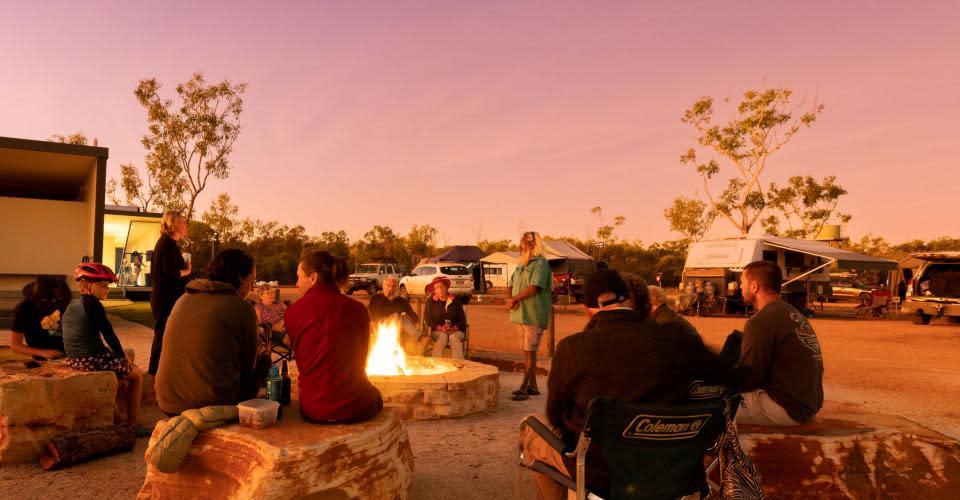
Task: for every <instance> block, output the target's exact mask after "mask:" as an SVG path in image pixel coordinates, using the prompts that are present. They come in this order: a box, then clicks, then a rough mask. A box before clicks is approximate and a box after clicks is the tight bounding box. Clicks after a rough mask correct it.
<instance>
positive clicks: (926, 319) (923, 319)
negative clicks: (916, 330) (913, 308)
mask: <svg viewBox="0 0 960 500" xmlns="http://www.w3.org/2000/svg"><path fill="white" fill-rule="evenodd" d="M932 317H933V316H930V315H929V314H923V311H917V315H916V316H914V317H913V324H915V325H929V324H930V319H931V318H932Z"/></svg>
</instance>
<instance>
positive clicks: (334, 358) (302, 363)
mask: <svg viewBox="0 0 960 500" xmlns="http://www.w3.org/2000/svg"><path fill="white" fill-rule="evenodd" d="M347 277H348V273H347V264H346V262H344V260H343V259H341V258H339V257H334V256H332V255H330V254H329V253H327V252H322V251H315V252H310V253H308V254H305V255H304V256H303V258H301V259H300V264H299V265H298V266H297V290H298V291H299V292H300V294H301V297H300V300H298V301H296V302H294V303H293V304H291V305H290V307H288V308H287V312H286V315H285V319H284V323H285V324H286V326H287V335H288V336H289V337H290V347H291V348H292V349H293V355H294V357H296V359H297V367H298V368H299V371H300V374H299V378H298V383H299V388H300V414H301V415H302V416H303V419H304V420H306V421H307V422H313V423H319V424H345V423H353V422H362V421H365V420H369V419H371V418H373V417H375V416H376V415H377V414H378V413H380V410H381V409H382V408H383V399H382V398H381V397H380V392H379V391H378V390H377V388H376V387H374V386H373V384H371V383H370V381H369V380H368V379H367V374H366V371H365V367H366V363H367V352H368V350H369V346H370V317H369V316H368V315H367V309H366V308H365V307H363V305H362V304H360V303H359V302H357V301H355V300H353V299H351V298H349V297H347V296H345V295H343V293H341V289H342V288H343V287H344V286H345V284H346V282H347Z"/></svg>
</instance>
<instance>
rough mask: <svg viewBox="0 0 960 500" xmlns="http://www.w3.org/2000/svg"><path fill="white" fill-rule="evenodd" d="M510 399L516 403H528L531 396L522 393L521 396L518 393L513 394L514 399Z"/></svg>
mask: <svg viewBox="0 0 960 500" xmlns="http://www.w3.org/2000/svg"><path fill="white" fill-rule="evenodd" d="M510 399H512V400H514V401H526V400H528V399H530V396H529V395H528V394H527V393H526V392H521V393H519V394H518V393H514V394H513V397H512V398H510Z"/></svg>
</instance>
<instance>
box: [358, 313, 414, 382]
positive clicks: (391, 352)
mask: <svg viewBox="0 0 960 500" xmlns="http://www.w3.org/2000/svg"><path fill="white" fill-rule="evenodd" d="M399 337H400V325H399V324H398V323H397V322H396V321H385V322H383V323H380V324H378V325H377V331H376V333H375V334H374V339H373V344H372V345H371V346H370V354H368V355H367V375H388V376H389V375H410V374H412V373H413V369H412V368H410V367H408V366H407V353H405V352H404V351H403V347H401V346H400V341H399Z"/></svg>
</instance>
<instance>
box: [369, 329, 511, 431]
mask: <svg viewBox="0 0 960 500" xmlns="http://www.w3.org/2000/svg"><path fill="white" fill-rule="evenodd" d="M398 336H399V328H398V327H397V325H396V324H392V323H386V324H381V325H379V326H378V327H377V332H376V335H375V336H374V342H373V345H372V347H371V348H370V355H369V357H368V358H367V376H368V377H369V378H370V382H372V383H373V385H375V386H377V388H378V389H380V393H381V394H382V395H383V401H384V403H385V404H387V405H389V406H392V407H395V408H397V410H399V412H400V415H401V417H402V418H405V419H413V420H429V419H435V418H447V417H459V416H463V415H469V414H471V413H476V412H479V411H483V410H487V409H490V408H493V407H494V406H496V405H497V398H498V397H499V393H500V373H499V371H498V370H497V368H496V367H495V366H490V365H485V364H483V363H475V362H473V361H466V360H462V359H441V358H423V357H419V356H407V355H406V354H405V353H404V351H403V348H402V347H400V345H399V343H398V342H397V338H398Z"/></svg>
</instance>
